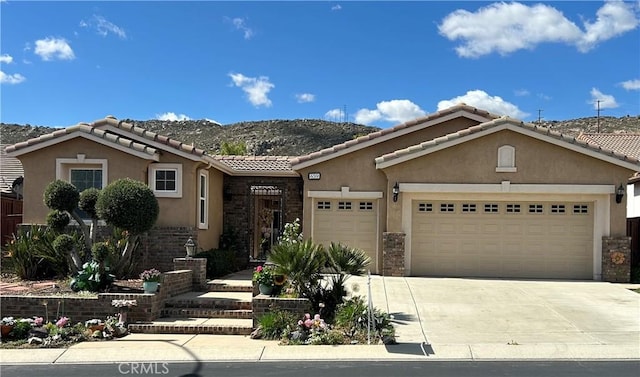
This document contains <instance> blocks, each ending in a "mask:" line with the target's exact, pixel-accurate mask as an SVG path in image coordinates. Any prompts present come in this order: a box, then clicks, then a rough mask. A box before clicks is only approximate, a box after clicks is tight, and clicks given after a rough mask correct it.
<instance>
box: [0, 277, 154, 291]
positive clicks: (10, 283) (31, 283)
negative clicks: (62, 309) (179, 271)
mask: <svg viewBox="0 0 640 377" xmlns="http://www.w3.org/2000/svg"><path fill="white" fill-rule="evenodd" d="M70 281H71V279H68V278H67V279H48V280H22V279H20V278H19V277H17V276H16V275H15V274H11V273H2V274H1V275H0V295H25V296H52V295H63V296H81V295H85V296H86V293H85V294H83V293H79V292H74V291H72V290H71V288H70V287H69V283H70ZM106 292H110V293H143V292H144V290H143V289H142V280H140V279H130V280H116V281H115V282H114V283H113V285H112V286H111V287H110V288H109V290H108V291H106Z"/></svg>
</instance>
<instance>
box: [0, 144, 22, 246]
mask: <svg viewBox="0 0 640 377" xmlns="http://www.w3.org/2000/svg"><path fill="white" fill-rule="evenodd" d="M5 147H6V145H0V196H1V198H2V203H1V204H2V210H1V212H2V213H1V217H0V228H1V230H0V242H2V245H5V244H6V243H7V242H8V241H10V240H11V239H12V238H13V234H14V233H15V232H16V231H17V226H18V224H20V223H21V222H22V186H23V174H24V173H23V170H22V164H21V163H20V160H18V159H17V158H15V157H9V156H7V154H6V152H5V150H4V149H5Z"/></svg>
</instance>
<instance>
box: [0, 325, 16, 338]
mask: <svg viewBox="0 0 640 377" xmlns="http://www.w3.org/2000/svg"><path fill="white" fill-rule="evenodd" d="M0 330H1V333H0V335H1V336H0V337H2V338H6V337H8V336H9V333H10V332H11V330H13V326H11V325H2V327H1V328H0Z"/></svg>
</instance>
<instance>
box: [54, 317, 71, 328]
mask: <svg viewBox="0 0 640 377" xmlns="http://www.w3.org/2000/svg"><path fill="white" fill-rule="evenodd" d="M67 323H69V318H67V317H60V319H59V320H58V321H57V322H56V326H58V327H65V326H66V325H67Z"/></svg>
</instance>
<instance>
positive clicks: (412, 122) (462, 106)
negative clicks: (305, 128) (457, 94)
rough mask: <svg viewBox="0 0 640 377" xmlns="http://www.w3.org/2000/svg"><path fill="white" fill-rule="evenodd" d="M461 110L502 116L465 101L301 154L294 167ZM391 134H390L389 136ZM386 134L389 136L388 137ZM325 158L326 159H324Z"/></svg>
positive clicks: (370, 142) (380, 140) (362, 145)
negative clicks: (469, 104) (304, 154)
mask: <svg viewBox="0 0 640 377" xmlns="http://www.w3.org/2000/svg"><path fill="white" fill-rule="evenodd" d="M460 111H464V112H467V113H471V114H476V115H479V116H481V117H483V118H486V119H487V120H490V119H497V118H500V116H499V115H496V114H492V113H490V112H488V111H485V110H481V109H477V108H475V107H472V106H468V105H466V104H464V103H461V104H459V105H455V106H452V107H449V108H447V109H443V110H440V111H438V112H435V113H432V114H428V115H426V116H423V117H420V118H416V119H413V120H410V121H407V122H404V123H402V124H399V125H397V126H394V127H391V128H385V129H383V130H380V131H377V132H372V133H370V134H368V135H365V136H361V137H359V138H357V139H353V140H349V141H347V142H345V143H342V144H337V145H334V146H332V147H329V148H326V149H323V150H320V151H317V152H313V153H311V154H308V155H306V156H300V157H297V158H294V159H293V160H292V161H291V163H292V165H293V166H294V168H295V167H296V165H298V164H302V163H308V162H310V161H312V160H315V159H322V158H323V157H325V158H326V157H328V156H330V155H333V154H335V153H338V152H340V151H343V150H347V149H350V148H353V150H357V149H359V148H358V147H364V146H365V145H371V144H375V143H377V142H382V141H384V140H386V139H387V138H389V137H393V135H392V134H394V133H400V132H399V131H403V130H408V129H411V128H418V127H419V126H421V125H424V124H425V123H427V122H429V121H434V120H438V119H439V118H443V117H445V116H447V115H450V114H454V113H456V112H460ZM387 135H389V136H387ZM384 136H387V137H386V138H385V137H384ZM322 160H324V159H322Z"/></svg>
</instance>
